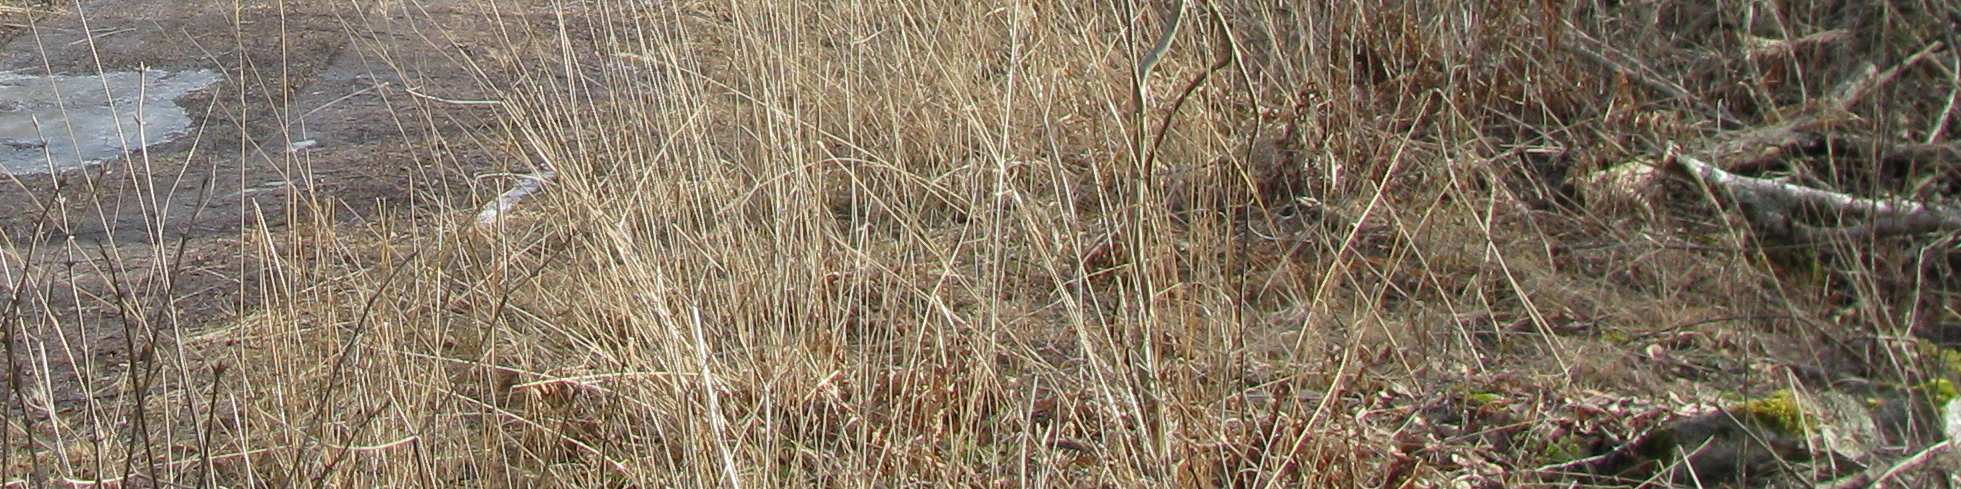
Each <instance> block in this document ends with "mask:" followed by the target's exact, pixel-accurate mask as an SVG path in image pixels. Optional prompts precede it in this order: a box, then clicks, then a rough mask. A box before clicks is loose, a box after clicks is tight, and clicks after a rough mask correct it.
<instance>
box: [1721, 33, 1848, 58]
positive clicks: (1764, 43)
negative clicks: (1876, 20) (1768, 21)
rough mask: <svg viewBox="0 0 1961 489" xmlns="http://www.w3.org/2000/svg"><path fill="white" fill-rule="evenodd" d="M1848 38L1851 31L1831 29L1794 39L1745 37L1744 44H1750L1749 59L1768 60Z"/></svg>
mask: <svg viewBox="0 0 1961 489" xmlns="http://www.w3.org/2000/svg"><path fill="white" fill-rule="evenodd" d="M1850 37H1852V31H1848V30H1845V29H1832V30H1829V31H1824V32H1815V33H1812V34H1810V35H1806V36H1804V37H1799V38H1794V39H1763V38H1759V37H1746V38H1745V42H1747V43H1749V44H1751V46H1750V57H1751V58H1768V57H1772V56H1789V55H1791V54H1792V53H1796V52H1797V51H1798V50H1799V49H1802V48H1804V47H1806V46H1813V45H1820V44H1831V43H1835V42H1839V41H1841V40H1845V39H1848V38H1850Z"/></svg>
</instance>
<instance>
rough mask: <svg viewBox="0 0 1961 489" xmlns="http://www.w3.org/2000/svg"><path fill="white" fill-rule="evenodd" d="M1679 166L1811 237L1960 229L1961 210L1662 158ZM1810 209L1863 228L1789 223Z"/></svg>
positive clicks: (1674, 156)
mask: <svg viewBox="0 0 1961 489" xmlns="http://www.w3.org/2000/svg"><path fill="white" fill-rule="evenodd" d="M1664 161H1666V162H1667V163H1669V164H1673V165H1676V166H1679V167H1680V168H1682V169H1683V170H1684V171H1686V172H1688V173H1689V175H1691V176H1694V177H1695V179H1696V181H1698V182H1701V183H1702V184H1703V185H1706V186H1708V187H1710V188H1713V189H1718V190H1721V191H1722V192H1723V193H1724V194H1727V195H1729V196H1730V197H1731V198H1733V199H1736V201H1737V202H1738V203H1741V204H1744V205H1746V206H1749V207H1750V208H1751V209H1753V211H1752V212H1753V213H1755V214H1756V217H1757V220H1758V222H1759V223H1760V224H1769V225H1772V226H1780V227H1781V226H1784V225H1787V224H1790V225H1791V229H1792V230H1794V231H1798V232H1800V233H1802V234H1808V235H1811V236H1807V237H1814V238H1816V237H1834V238H1850V237H1862V236H1886V235H1898V234H1919V233H1925V232H1933V231H1954V230H1961V208H1957V207H1953V206H1947V205H1941V204H1930V203H1924V202H1918V201H1912V200H1880V199H1869V198H1863V197H1855V196H1851V195H1846V194H1842V193H1838V192H1830V191H1825V190H1818V189H1815V188H1810V187H1805V186H1800V185H1793V184H1789V183H1784V182H1779V181H1775V180H1768V179H1763V178H1756V177H1746V176H1742V175H1737V174H1735V173H1730V172H1729V171H1726V170H1723V169H1722V168H1719V167H1717V166H1716V165H1713V164H1710V163H1709V162H1706V161H1702V160H1700V159H1697V158H1696V157H1693V156H1689V155H1685V154H1681V153H1678V152H1676V151H1674V149H1672V148H1671V149H1670V150H1669V152H1668V156H1667V157H1666V159H1665V160H1664ZM1793 208H1811V209H1818V210H1824V211H1830V212H1832V213H1835V214H1838V215H1840V216H1848V217H1850V216H1857V217H1860V218H1863V219H1864V220H1865V221H1866V222H1865V224H1862V225H1854V226H1844V227H1836V228H1829V227H1828V228H1812V227H1807V226H1804V225H1801V224H1795V223H1789V222H1788V219H1789V218H1788V215H1787V214H1786V213H1785V210H1787V209H1793Z"/></svg>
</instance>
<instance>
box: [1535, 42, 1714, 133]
mask: <svg viewBox="0 0 1961 489" xmlns="http://www.w3.org/2000/svg"><path fill="white" fill-rule="evenodd" d="M1568 32H1572V33H1573V36H1574V37H1577V38H1579V39H1580V40H1582V41H1585V42H1587V43H1590V44H1601V45H1604V43H1601V42H1600V41H1597V40H1594V39H1593V38H1591V37H1587V36H1586V35H1585V34H1580V33H1579V32H1578V31H1575V30H1572V29H1568ZM1559 47H1560V49H1563V50H1565V51H1566V52H1569V53H1573V54H1574V55H1577V56H1579V57H1581V58H1584V59H1586V60H1587V61H1589V62H1592V63H1594V64H1597V65H1600V66H1602V67H1605V68H1607V69H1608V70H1612V71H1613V72H1615V73H1619V74H1621V75H1622V76H1626V77H1627V78H1628V79H1629V80H1633V81H1634V82H1635V83H1639V84H1641V86H1644V87H1647V88H1648V89H1649V90H1654V91H1656V92H1660V93H1661V94H1662V95H1666V96H1668V98H1669V99H1671V100H1680V101H1683V102H1686V103H1688V104H1690V105H1691V106H1694V107H1695V108H1696V109H1697V110H1700V111H1703V112H1705V113H1706V115H1708V116H1709V117H1713V118H1715V119H1717V120H1720V121H1722V122H1723V123H1725V124H1732V125H1741V124H1742V121H1739V120H1737V118H1736V117H1735V116H1732V115H1730V114H1729V113H1727V112H1724V111H1723V110H1722V109H1718V108H1715V107H1712V106H1710V105H1709V104H1707V103H1704V102H1703V101H1702V99H1701V98H1700V97H1696V96H1695V95H1693V94H1690V93H1689V90H1688V89H1687V88H1682V85H1680V84H1677V83H1675V82H1673V81H1669V80H1665V79H1662V78H1661V77H1660V76H1659V75H1656V74H1654V70H1651V69H1648V67H1647V66H1643V65H1641V64H1640V62H1639V61H1634V60H1629V61H1628V62H1625V63H1623V62H1621V61H1616V60H1614V59H1613V58H1609V57H1607V55H1606V54H1604V52H1600V51H1594V50H1591V49H1587V48H1586V47H1584V46H1581V45H1580V43H1574V42H1564V43H1560V44H1559Z"/></svg>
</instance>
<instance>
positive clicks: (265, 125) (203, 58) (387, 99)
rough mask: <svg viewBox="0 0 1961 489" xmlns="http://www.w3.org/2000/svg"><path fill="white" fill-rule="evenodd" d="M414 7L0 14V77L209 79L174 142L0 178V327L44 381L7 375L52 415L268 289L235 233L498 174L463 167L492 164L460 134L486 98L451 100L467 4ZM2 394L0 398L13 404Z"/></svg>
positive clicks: (467, 191) (110, 3) (136, 5)
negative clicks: (180, 75)
mask: <svg viewBox="0 0 1961 489" xmlns="http://www.w3.org/2000/svg"><path fill="white" fill-rule="evenodd" d="M391 3H392V2H391ZM419 3H420V5H399V4H398V5H393V6H362V7H360V8H355V7H350V6H349V3H347V2H271V1H268V2H245V3H244V5H243V6H242V7H240V8H237V9H234V2H232V1H228V0H97V1H91V2H84V3H83V5H82V7H81V8H80V9H79V11H77V10H76V9H75V8H73V7H69V8H65V9H61V8H57V9H55V10H50V11H43V12H40V13H37V14H33V16H32V17H31V18H30V17H29V16H27V15H22V14H19V13H10V14H8V15H6V16H5V17H4V18H5V22H0V23H4V24H6V25H7V27H8V30H4V31H0V45H4V48H0V71H15V72H20V73H26V74H30V75H31V74H57V75H76V74H94V73H102V72H115V71H131V70H140V69H146V68H147V69H163V70H197V69H206V70H211V71H213V72H216V73H222V74H224V75H225V80H223V81H221V82H220V83H218V84H217V85H215V86H214V87H212V88H210V89H206V90H203V91H201V92H197V93H193V94H191V95H189V96H186V97H184V98H182V99H180V100H178V103H179V104H180V105H181V106H182V107H183V108H184V109H185V111H186V112H188V113H190V114H191V115H192V117H193V119H194V123H193V130H192V132H191V134H189V135H186V136H184V137H182V138H179V139H178V140H175V141H171V142H168V143H163V144H160V145H155V146H151V147H150V148H149V149H148V150H147V154H135V155H131V157H130V158H128V159H125V160H122V161H111V162H106V163H104V164H101V165H97V166H95V167H93V168H88V169H82V170H71V171H66V172H63V173H60V174H57V175H48V174H38V175H16V176H14V177H11V178H8V179H7V180H5V181H4V182H3V183H0V264H4V265H6V269H7V273H6V274H5V275H6V278H7V281H8V282H10V283H7V284H4V285H0V292H5V293H6V296H7V297H10V298H13V299H11V300H8V301H4V303H5V304H8V305H9V307H17V308H18V310H17V311H15V312H13V313H12V314H10V316H11V317H13V318H18V319H19V320H20V321H22V323H21V324H19V325H17V326H10V329H14V330H15V331H18V332H22V333H24V334H19V335H14V337H13V338H12V341H13V343H14V345H13V346H14V347H15V348H14V352H13V355H11V356H12V360H13V362H15V364H14V367H15V368H13V369H12V370H13V371H15V372H25V373H28V374H29V375H30V376H33V375H36V374H47V375H51V377H50V378H47V379H38V378H29V379H22V380H23V381H25V382H26V383H29V384H34V385H46V386H49V387H51V388H48V389H46V390H47V391H48V392H40V393H38V394H36V395H31V396H30V397H43V396H45V397H46V399H30V401H31V402H29V404H34V405H40V403H42V402H48V403H51V404H52V405H53V406H55V407H56V408H57V409H56V410H58V411H66V410H67V409H69V408H72V407H73V406H78V405H81V404H84V403H86V402H87V401H90V400H91V399H94V398H98V397H100V396H101V395H102V394H101V393H103V392H113V391H114V390H115V389H113V388H112V387H114V386H115V385H116V382H118V381H117V380H116V379H118V378H123V377H122V372H123V371H124V369H125V368H127V365H128V364H129V363H130V356H131V354H130V350H131V349H132V348H134V349H136V350H137V351H139V352H142V351H144V350H145V349H146V348H148V346H147V345H152V344H156V345H163V344H167V343H166V342H162V341H161V340H162V339H164V338H168V337H169V335H171V334H180V333H182V332H183V331H184V330H185V329H195V328H196V327H197V326H199V325H207V324H217V323H223V322H226V321H230V320H233V319H235V318H236V317H238V315H239V314H241V313H242V312H243V311H249V310H251V308H252V307H253V304H254V303H255V302H256V301H257V300H258V298H261V297H264V296H265V294H271V293H278V292H275V291H270V290H268V289H266V288H264V287H261V286H260V284H262V283H263V282H264V280H263V279H264V278H265V277H266V275H265V272H264V271H261V270H255V269H254V266H253V263H254V260H251V259H249V257H250V256H253V253H255V251H254V250H250V249H246V246H248V245H246V244H244V243H247V242H249V241H250V240H249V239H246V238H245V237H246V236H248V235H249V234H250V233H251V231H241V230H272V231H274V232H275V233H276V232H277V230H279V229H281V228H283V227H285V226H287V225H288V223H290V222H295V221H296V220H315V219H326V220H333V221H337V222H339V223H341V224H342V225H349V224H352V225H359V224H360V223H362V222H364V221H365V220H366V219H368V218H371V217H374V216H375V215H377V213H379V212H394V211H395V210H398V209H411V208H413V209H421V210H432V209H433V210H437V211H436V212H441V211H440V210H441V209H452V210H453V209H456V208H459V207H462V206H467V205H470V204H468V203H469V202H480V201H481V199H480V198H479V197H480V196H482V195H486V193H485V192H489V193H490V194H489V195H494V192H496V191H498V190H495V189H489V187H494V186H498V185H502V184H503V182H502V181H501V180H498V179H494V178H478V177H479V176H481V175H483V174H486V173H491V172H498V171H505V170H507V169H508V168H509V163H506V162H502V161H499V160H500V157H497V156H494V155H495V154H497V153H496V152H495V151H493V150H492V149H491V148H489V147H487V146H486V143H484V142H483V140H482V139H479V138H476V137H474V135H478V134H484V133H485V132H486V131H491V130H494V129H495V127H493V123H492V121H493V119H494V118H493V117H492V116H493V115H494V114H495V111H496V110H497V106H496V105H494V104H486V103H468V102H474V101H482V100H486V99H490V98H493V97H492V95H491V94H489V93H488V92H487V91H486V90H485V89H484V88H483V87H484V86H485V84H483V83H480V82H483V81H485V79H484V76H483V75H481V74H480V73H481V72H480V71H478V70H472V69H468V68H467V67H465V66H463V65H462V63H464V61H463V60H462V59H461V58H459V57H457V53H463V52H468V51H469V50H473V49H476V50H479V51H481V49H483V48H481V46H487V45H491V44H493V40H494V38H495V36H498V35H499V34H498V33H497V32H495V30H494V29H491V28H489V27H487V26H490V25H493V23H491V22H489V21H488V20H486V19H484V17H483V16H484V15H486V14H485V13H483V12H478V11H475V10H473V9H471V8H468V7H459V6H458V5H467V4H468V3H469V2H452V1H434V2H419ZM391 9H392V10H391ZM436 23H439V24H440V25H441V26H442V29H441V30H440V33H438V32H437V31H436V30H433V29H430V27H431V26H432V25H435V24H436ZM472 25H479V26H486V27H485V28H482V29H470V28H469V27H470V26H472ZM498 42H501V41H498ZM519 171H523V169H521V168H520V169H519ZM479 187H484V190H483V191H479V189H478V188H479ZM297 191H307V192H297ZM292 285H297V286H301V287H303V286H304V285H305V284H289V286H292ZM16 328H17V329H16ZM139 355H140V353H139ZM30 390H32V389H30ZM5 391H6V392H5V393H0V404H4V405H5V406H7V407H8V408H9V410H12V409H18V408H19V407H20V403H17V402H16V401H15V400H14V399H11V397H13V396H14V394H13V391H14V389H6V390H5Z"/></svg>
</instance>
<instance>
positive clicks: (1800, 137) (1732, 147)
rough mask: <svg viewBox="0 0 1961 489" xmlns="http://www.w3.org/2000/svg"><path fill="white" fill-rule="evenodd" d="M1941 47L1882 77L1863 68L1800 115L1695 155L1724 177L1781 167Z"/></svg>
mask: <svg viewBox="0 0 1961 489" xmlns="http://www.w3.org/2000/svg"><path fill="white" fill-rule="evenodd" d="M1942 47H1943V45H1942V44H1941V43H1939V42H1936V43H1933V44H1929V45H1927V47H1924V48H1921V49H1920V51H1918V52H1915V53H1914V54H1913V55H1912V56H1908V57H1907V59H1905V60H1903V61H1900V63H1899V64H1896V65H1893V67H1891V68H1888V69H1887V70H1886V71H1883V72H1882V71H1879V69H1878V68H1877V67H1875V66H1873V65H1872V64H1865V65H1863V66H1861V67H1860V68H1859V69H1858V70H1857V71H1856V72H1855V74H1854V75H1851V76H1849V77H1847V78H1846V80H1845V81H1843V82H1840V83H1839V85H1838V86H1837V87H1835V88H1833V89H1832V91H1831V95H1830V96H1828V97H1826V98H1825V99H1823V100H1820V101H1818V102H1816V103H1815V104H1813V106H1812V108H1811V109H1809V110H1806V111H1805V112H1804V113H1802V114H1800V115H1798V116H1796V117H1792V118H1790V119H1788V120H1785V121H1784V122H1780V123H1777V124H1774V125H1770V126H1765V127H1758V128H1751V129H1745V130H1741V131H1732V132H1729V133H1726V134H1723V135H1719V136H1716V137H1714V138H1711V139H1710V141H1711V142H1709V143H1706V144H1703V145H1702V146H1701V147H1700V148H1699V149H1697V150H1695V151H1694V153H1695V154H1697V155H1701V157H1702V158H1703V159H1704V160H1707V161H1711V162H1715V163H1716V164H1718V165H1719V166H1721V167H1722V168H1723V169H1725V170H1729V171H1740V170H1750V169H1756V168H1762V167H1765V166H1768V165H1770V164H1772V163H1776V162H1778V161H1782V160H1784V159H1785V158H1787V157H1789V156H1790V155H1791V154H1793V153H1796V152H1799V150H1802V149H1804V148H1809V147H1813V146H1816V145H1818V144H1820V143H1823V142H1824V133H1826V132H1828V131H1830V130H1831V129H1832V128H1834V127H1837V126H1838V125H1840V124H1843V123H1845V122H1848V121H1852V120H1854V119H1856V117H1855V116H1853V115H1852V106H1853V105H1857V104H1858V103H1859V101H1861V100H1864V99H1865V98H1866V97H1868V96H1871V95H1872V93H1873V92H1875V91H1878V90H1879V88H1880V87H1884V86H1886V85H1887V84H1889V83H1892V81H1893V80H1894V79H1896V78H1899V76H1900V73H1902V72H1904V71H1905V70H1906V69H1907V68H1908V67H1911V66H1913V65H1915V64H1918V63H1920V62H1921V61H1924V60H1926V59H1927V58H1928V57H1929V56H1932V55H1933V54H1934V53H1936V52H1939V51H1941V49H1942Z"/></svg>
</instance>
